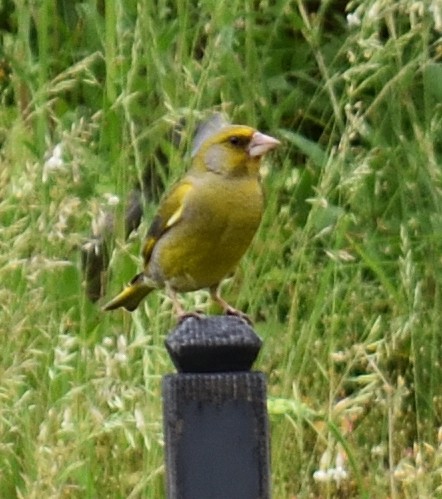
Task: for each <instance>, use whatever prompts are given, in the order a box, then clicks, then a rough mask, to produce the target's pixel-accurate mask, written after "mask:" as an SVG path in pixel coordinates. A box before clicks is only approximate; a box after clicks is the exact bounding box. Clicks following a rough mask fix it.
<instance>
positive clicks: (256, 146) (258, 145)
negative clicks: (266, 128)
mask: <svg viewBox="0 0 442 499" xmlns="http://www.w3.org/2000/svg"><path fill="white" fill-rule="evenodd" d="M280 144H281V142H279V140H277V139H274V138H273V137H270V135H265V134H264V133H261V132H255V133H254V134H253V136H252V140H251V141H250V144H249V155H250V156H252V158H253V157H256V156H263V155H264V154H265V153H266V152H268V151H271V150H272V149H274V148H275V147H277V146H279V145H280Z"/></svg>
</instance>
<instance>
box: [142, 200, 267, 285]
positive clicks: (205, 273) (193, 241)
mask: <svg viewBox="0 0 442 499" xmlns="http://www.w3.org/2000/svg"><path fill="white" fill-rule="evenodd" d="M250 196H253V197H252V198H251V199H250ZM194 206H195V211H193V212H190V211H189V212H188V213H186V214H185V215H184V217H183V220H182V223H181V222H180V223H177V224H176V226H174V227H172V228H171V229H170V230H169V231H168V232H167V233H166V234H164V235H163V236H162V237H161V239H160V240H159V241H158V243H157V245H156V246H155V249H154V251H153V253H152V257H151V260H150V263H149V273H150V274H151V275H152V276H153V278H154V279H155V280H156V281H158V282H160V283H165V282H167V283H168V284H169V285H170V286H171V287H172V288H173V289H175V290H177V291H193V290H196V289H201V288H207V287H211V286H215V285H217V284H218V283H219V282H220V281H221V280H222V279H223V278H225V277H226V276H227V275H228V274H230V273H231V272H232V271H233V270H234V268H235V266H236V265H237V264H238V262H239V260H240V258H241V257H242V256H243V254H244V253H245V251H246V249H247V248H248V246H249V245H250V242H251V240H252V238H253V236H254V234H255V232H256V230H257V228H258V226H259V223H260V220H261V214H262V195H261V192H260V191H257V192H256V193H255V192H253V193H251V194H250V195H249V197H248V198H247V199H235V197H234V196H233V197H230V198H229V199H224V200H223V209H222V210H219V209H216V207H215V209H211V208H212V205H207V206H198V205H197V204H195V205H194ZM218 208H219V207H218ZM186 217H188V218H187V219H186Z"/></svg>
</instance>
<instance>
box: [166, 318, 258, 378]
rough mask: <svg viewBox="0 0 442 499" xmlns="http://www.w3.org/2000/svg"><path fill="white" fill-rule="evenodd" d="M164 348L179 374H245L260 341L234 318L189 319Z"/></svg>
mask: <svg viewBox="0 0 442 499" xmlns="http://www.w3.org/2000/svg"><path fill="white" fill-rule="evenodd" d="M165 343H166V348H167V351H168V352H169V355H170V357H171V359H172V362H173V363H174V365H175V367H176V369H177V370H178V371H179V372H192V373H198V372H200V373H201V372H225V371H248V370H250V368H251V367H252V364H253V362H254V361H255V359H256V357H257V356H258V353H259V350H260V348H261V344H262V340H261V338H260V337H259V336H258V335H257V334H256V333H255V332H254V331H253V329H252V328H251V327H250V326H249V324H247V322H246V321H245V320H244V319H241V318H240V317H236V316H210V317H203V318H195V317H189V318H187V319H185V320H184V321H183V322H181V323H180V324H178V326H177V327H176V328H175V329H174V330H173V331H172V332H171V333H170V334H169V336H168V337H167V338H166V341H165Z"/></svg>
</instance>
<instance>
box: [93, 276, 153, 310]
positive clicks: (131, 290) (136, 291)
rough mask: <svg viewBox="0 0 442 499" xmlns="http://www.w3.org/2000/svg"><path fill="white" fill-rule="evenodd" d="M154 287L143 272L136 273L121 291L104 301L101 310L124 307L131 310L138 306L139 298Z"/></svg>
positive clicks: (143, 296)
mask: <svg viewBox="0 0 442 499" xmlns="http://www.w3.org/2000/svg"><path fill="white" fill-rule="evenodd" d="M154 289H155V286H153V285H152V282H151V280H150V279H149V278H147V277H146V276H145V274H144V273H140V274H137V275H136V276H135V277H134V278H133V279H132V280H131V281H130V283H129V285H128V286H127V287H126V288H124V289H123V291H121V293H119V294H118V295H117V296H116V297H115V298H113V299H112V300H111V301H110V302H108V303H106V305H105V306H104V307H103V310H106V311H107V310H115V309H116V308H120V307H124V308H125V309H126V310H129V312H132V311H133V310H135V309H136V308H137V307H138V305H139V304H140V302H141V300H142V299H143V298H145V297H146V296H147V295H148V294H149V293H150V292H151V291H153V290H154Z"/></svg>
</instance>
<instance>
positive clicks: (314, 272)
mask: <svg viewBox="0 0 442 499" xmlns="http://www.w3.org/2000/svg"><path fill="white" fill-rule="evenodd" d="M0 11H1V13H2V16H0V17H1V18H2V19H3V20H2V22H1V24H0V36H1V41H2V43H1V44H0V58H2V60H1V61H0V99H1V102H2V106H1V108H0V281H1V282H2V287H1V288H0V297H1V300H0V303H1V305H0V335H1V337H2V338H3V341H2V344H3V348H2V350H1V353H0V380H1V382H0V401H1V403H0V442H1V443H0V489H1V490H2V495H3V496H4V497H11V498H13V497H17V498H32V497H35V498H37V497H54V498H55V497H57V498H58V497H82V498H83V497H91V498H92V497H109V498H119V497H121V498H123V497H124V498H127V497H132V498H135V497H146V498H161V497H164V494H165V492H164V468H163V447H162V446H163V440H162V421H161V395H160V390H161V376H162V375H163V374H165V373H168V372H171V371H172V370H173V367H172V365H171V362H170V360H169V358H168V357H167V355H166V352H165V349H164V346H163V340H164V337H165V335H166V334H167V333H168V331H169V330H170V329H171V328H172V327H173V320H172V318H171V313H170V303H169V301H168V300H167V299H166V298H165V297H164V295H163V294H161V293H157V294H153V295H152V296H151V297H149V298H148V300H147V302H146V304H145V306H143V307H142V309H141V310H140V311H137V312H135V313H133V314H132V315H129V314H125V313H119V312H118V313H113V314H103V313H102V312H101V311H100V307H99V304H94V303H91V302H90V301H89V300H88V298H87V297H86V296H85V289H84V282H83V275H82V270H81V256H80V247H81V245H82V244H83V243H84V242H85V241H86V240H87V239H88V238H89V237H90V236H91V232H92V231H93V229H95V230H96V231H97V230H98V228H99V227H102V226H103V225H102V224H103V220H104V218H103V216H104V214H106V213H112V214H114V216H115V220H116V221H117V224H116V227H115V228H114V230H113V231H112V237H111V238H110V239H111V243H110V244H111V247H110V255H109V256H110V268H111V269H112V271H111V274H110V276H109V283H108V287H107V291H106V295H107V296H110V295H111V294H112V293H113V292H115V291H116V290H118V289H119V288H120V286H121V283H123V282H125V281H127V280H128V278H129V277H130V276H131V274H132V273H133V272H134V270H135V269H136V268H138V267H139V264H140V260H139V246H140V240H141V239H142V237H143V235H144V233H145V230H146V228H147V225H148V223H149V220H150V219H151V217H152V214H153V212H154V210H155V206H156V202H157V199H158V193H159V192H160V191H161V190H162V189H163V186H164V185H170V183H171V182H172V181H173V180H174V179H176V178H177V177H179V176H180V174H181V173H182V171H183V170H184V169H185V168H186V161H183V159H182V158H183V157H186V154H187V151H188V144H189V137H191V134H192V130H193V128H194V125H195V123H196V121H197V120H198V118H199V116H200V113H202V112H204V111H206V110H208V109H223V110H224V111H226V112H228V114H229V115H230V116H231V118H232V119H233V120H234V121H236V122H241V123H247V124H251V125H255V126H257V127H258V128H259V129H261V130H263V131H264V132H268V133H271V134H273V135H276V136H278V137H279V138H281V139H282V140H283V142H284V147H283V148H282V149H281V150H280V151H279V152H278V153H276V154H274V155H273V156H272V158H271V160H270V161H269V162H267V163H266V165H265V168H264V170H265V177H264V183H265V188H266V192H267V208H266V214H265V219H264V221H263V224H262V226H261V228H260V231H259V234H258V235H257V238H256V239H255V242H254V245H253V247H252V248H251V249H250V251H249V252H248V253H247V255H246V257H245V258H244V260H243V262H242V265H241V268H240V269H239V271H238V273H237V276H236V277H235V279H233V280H232V281H229V282H228V283H226V286H225V296H226V297H228V298H229V299H230V300H231V301H233V302H236V304H237V305H238V306H239V307H241V308H242V309H243V310H245V311H247V312H248V313H249V314H250V315H251V316H252V317H253V318H254V320H255V325H256V329H257V331H258V332H259V333H260V334H261V336H262V337H263V338H264V347H263V349H262V352H261V355H260V358H259V360H258V362H257V364H256V366H255V367H256V368H257V369H259V370H262V371H264V372H265V373H266V374H267V376H268V383H269V414H270V420H271V430H272V482H273V496H274V497H275V499H279V498H281V499H283V498H284V499H285V498H287V499H290V498H294V497H330V498H332V497H392V498H402V497H404V498H407V497H410V498H412V497H438V496H439V495H441V494H442V480H441V469H442V429H441V428H442V422H441V416H440V414H441V413H442V374H441V372H442V371H441V366H440V359H441V358H442V352H441V344H442V342H441V333H440V323H441V310H442V298H441V282H442V273H441V256H440V255H441V254H442V251H441V250H442V243H441V240H442V239H441V234H442V206H441V204H442V196H441V185H442V184H441V169H440V168H441V166H440V165H441V163H442V149H441V145H442V143H441V137H442V107H441V102H442V87H441V83H440V82H441V81H442V64H441V54H442V50H441V47H442V42H441V32H442V25H441V21H440V19H441V16H442V12H441V10H440V6H439V3H438V2H436V1H434V2H433V1H428V2H409V1H407V0H401V1H394V0H382V1H381V0H369V1H358V0H355V1H352V2H348V3H345V2H331V1H329V2H326V1H322V2H319V1H318V2H308V1H305V0H304V1H303V0H297V1H290V0H275V1H274V2H266V1H260V2H251V1H245V2H239V1H233V2H230V3H229V5H228V6H227V4H223V3H222V2H215V1H210V0H209V1H207V2H204V3H201V4H200V5H197V4H195V3H194V2H189V1H185V0H184V1H182V2H176V3H174V2H170V1H169V0H162V1H159V2H156V3H153V2H149V1H148V0H140V1H139V2H138V3H131V2H121V1H116V2H106V3H105V4H104V3H103V2H93V1H91V0H85V1H82V2H75V3H74V2H64V1H62V0H58V1H55V0H41V2H37V3H35V2H34V3H33V4H32V5H28V4H27V3H24V2H18V1H17V2H15V1H12V0H9V1H5V2H3V3H0ZM182 118H185V119H186V126H185V128H184V135H183V137H184V139H183V140H182V141H181V143H180V144H179V145H178V146H176V145H173V144H172V143H171V140H170V136H171V130H172V128H173V126H174V125H176V124H177V123H178V122H179V121H180V120H181V119H182ZM146 169H147V171H148V175H147V177H148V183H147V185H146V189H145V190H146V193H147V201H146V203H145V217H144V220H143V222H142V225H141V227H140V229H139V230H138V231H137V232H136V233H134V234H132V235H131V236H130V237H129V239H127V240H126V239H125V237H124V227H123V218H124V205H125V202H126V200H127V197H128V195H129V192H130V191H131V189H132V188H133V185H134V183H135V182H136V181H137V180H138V181H145V179H146V173H145V171H146ZM145 183H146V182H145ZM100 224H101V225H100ZM183 299H184V301H185V304H186V306H187V307H192V306H195V305H198V306H205V303H206V294H205V293H204V292H201V293H195V294H189V295H187V296H185V297H184V298H183Z"/></svg>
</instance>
